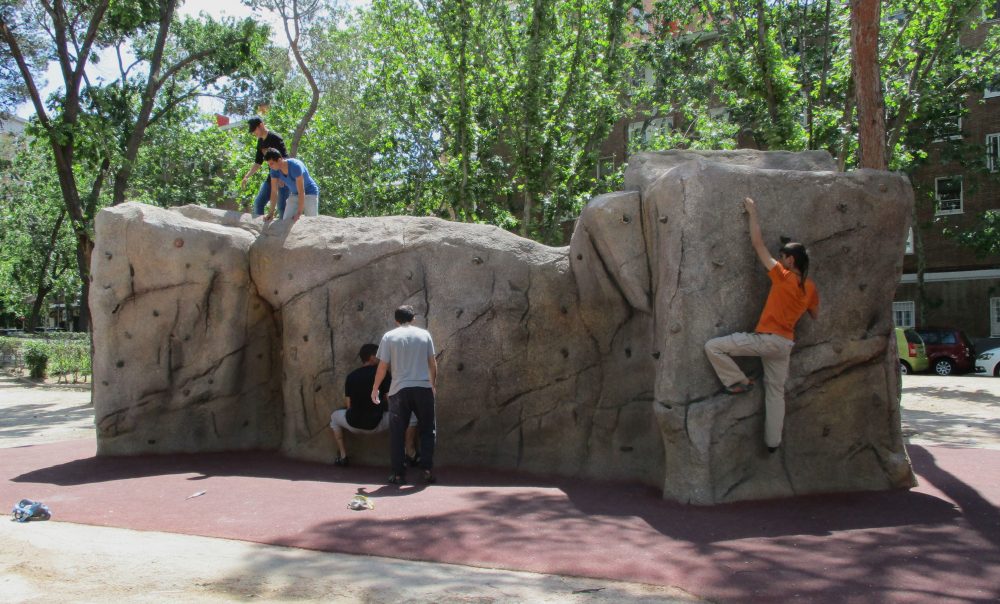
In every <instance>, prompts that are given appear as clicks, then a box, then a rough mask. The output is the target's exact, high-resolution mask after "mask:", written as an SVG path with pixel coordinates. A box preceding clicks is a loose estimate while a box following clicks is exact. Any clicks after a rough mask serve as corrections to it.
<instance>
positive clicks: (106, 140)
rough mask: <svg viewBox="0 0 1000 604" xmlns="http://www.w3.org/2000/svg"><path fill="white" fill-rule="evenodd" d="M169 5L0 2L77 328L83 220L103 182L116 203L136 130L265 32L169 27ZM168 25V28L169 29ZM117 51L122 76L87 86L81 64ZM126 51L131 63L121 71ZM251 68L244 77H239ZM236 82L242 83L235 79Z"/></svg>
mask: <svg viewBox="0 0 1000 604" xmlns="http://www.w3.org/2000/svg"><path fill="white" fill-rule="evenodd" d="M177 2H178V0H159V1H157V0H116V1H115V2H111V1H110V0H94V1H82V0H38V1H37V2H23V3H22V2H14V1H5V2H4V3H3V4H2V5H0V41H2V43H3V44H4V46H5V50H4V52H5V53H7V54H8V55H9V57H10V58H11V59H12V60H13V62H14V64H16V66H17V70H18V73H19V75H20V78H21V81H22V82H23V84H24V86H25V88H26V89H27V92H28V96H29V98H30V99H31V101H32V103H33V105H34V108H35V115H36V125H37V127H36V129H35V131H34V134H35V135H36V136H39V137H43V138H44V139H45V140H47V141H48V143H49V145H50V149H51V153H52V157H53V159H54V162H55V171H56V174H57V175H58V179H59V186H60V191H61V193H62V195H61V197H62V200H63V204H64V205H65V208H66V212H67V218H68V220H69V223H70V225H71V226H72V228H73V231H74V235H75V237H76V239H77V252H76V260H77V270H78V271H79V275H80V279H81V282H82V287H83V292H82V296H81V298H82V302H83V304H84V309H83V315H84V321H85V322H86V319H87V315H88V314H89V311H88V310H87V307H86V304H87V297H88V287H89V281H90V279H89V269H90V255H91V252H92V250H93V246H94V243H93V219H94V215H95V213H96V211H97V209H98V207H99V200H100V199H101V194H102V192H103V191H104V187H105V184H106V182H105V181H106V179H107V177H108V175H109V174H114V183H113V187H114V197H113V201H114V202H120V201H123V200H124V199H125V195H126V193H127V191H128V180H129V178H130V176H131V174H132V169H133V166H134V163H135V161H136V159H137V156H138V152H139V148H140V147H141V145H142V142H143V139H144V134H145V130H146V128H147V127H148V125H149V124H150V123H151V122H155V121H156V120H157V119H158V117H159V116H161V115H164V114H166V113H169V112H170V111H171V110H172V109H173V108H174V107H176V106H178V105H179V104H180V103H182V102H183V101H184V100H185V99H190V98H193V96H194V95H197V94H203V93H205V92H206V88H207V87H208V86H209V85H212V84H214V83H216V82H218V81H220V80H221V79H222V78H223V77H224V76H229V75H234V74H237V73H238V72H239V70H240V69H241V68H242V67H243V66H245V65H248V64H251V65H252V64H253V63H254V62H255V60H256V57H257V56H258V55H259V54H260V53H259V52H258V50H259V49H260V48H261V47H262V46H263V45H264V43H265V42H266V40H267V32H268V30H267V28H266V27H262V26H259V25H257V24H256V23H254V22H253V21H252V20H244V21H242V22H235V21H226V22H222V23H218V22H215V21H213V20H211V19H209V18H206V17H202V18H199V19H184V20H178V21H176V24H175V18H174V10H175V8H176V5H177ZM172 25H176V26H175V27H173V28H172V27H171V26H172ZM40 41H42V44H43V46H44V47H45V48H46V49H47V51H48V54H47V55H46V56H45V58H46V59H48V60H49V61H51V62H54V63H55V64H57V65H58V66H59V70H60V73H61V75H62V80H63V81H62V87H61V89H60V90H59V92H57V93H55V94H54V95H53V97H52V98H51V99H50V100H49V103H46V102H45V100H44V99H42V98H41V93H40V89H41V86H39V83H38V81H37V80H38V77H39V73H38V69H37V67H38V64H37V63H32V62H31V61H30V60H29V56H30V53H29V49H31V48H35V47H37V45H38V44H39V43H40ZM110 48H116V49H118V50H119V63H120V65H121V71H122V77H121V79H120V80H119V81H117V82H115V83H112V84H109V85H106V86H100V85H92V83H91V82H90V81H89V80H88V78H87V77H86V76H87V74H86V67H87V65H88V64H89V63H90V62H91V61H93V60H95V56H96V54H95V53H96V52H97V51H98V50H100V49H110ZM122 48H130V50H131V54H132V55H133V56H134V57H135V63H132V64H131V65H130V66H129V67H125V57H126V56H128V53H123V52H121V49H122ZM252 73H253V69H250V70H248V71H247V72H245V73H244V75H246V76H249V75H250V74H252ZM242 79H243V80H246V78H245V77H244V78H242Z"/></svg>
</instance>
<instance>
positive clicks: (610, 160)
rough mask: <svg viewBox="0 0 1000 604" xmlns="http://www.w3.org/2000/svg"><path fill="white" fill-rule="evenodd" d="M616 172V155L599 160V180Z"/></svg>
mask: <svg viewBox="0 0 1000 604" xmlns="http://www.w3.org/2000/svg"><path fill="white" fill-rule="evenodd" d="M614 172H615V156H614V155H608V156H605V157H602V158H600V159H598V160H597V180H600V179H602V178H607V177H609V176H611V175H612V174H614Z"/></svg>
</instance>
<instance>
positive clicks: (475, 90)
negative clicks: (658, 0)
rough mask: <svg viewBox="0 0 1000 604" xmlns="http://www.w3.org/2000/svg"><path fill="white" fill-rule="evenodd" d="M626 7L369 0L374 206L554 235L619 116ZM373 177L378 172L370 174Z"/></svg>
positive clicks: (585, 193) (366, 50)
mask: <svg viewBox="0 0 1000 604" xmlns="http://www.w3.org/2000/svg"><path fill="white" fill-rule="evenodd" d="M625 8H626V7H625V2H623V1H618V0H615V1H612V2H606V1H596V0H572V1H568V2H558V3H552V2H541V1H540V0H539V1H534V0H521V1H518V2H488V1H484V0H424V1H416V0H376V1H375V2H373V3H372V6H371V8H370V10H368V11H366V12H365V13H364V14H363V15H362V17H361V19H360V20H359V22H358V23H357V25H356V27H357V28H358V30H359V35H360V40H361V42H362V45H363V52H362V53H361V55H360V56H355V57H354V58H353V59H352V61H353V64H354V65H357V66H358V69H359V70H361V73H362V74H363V75H365V82H364V83H363V84H362V95H361V98H360V99H359V101H358V102H359V105H360V106H361V107H363V108H364V110H365V111H367V112H368V115H370V116H372V117H373V118H375V119H374V120H371V121H368V122H367V126H366V130H367V131H368V133H369V134H370V135H371V136H370V138H369V139H368V140H369V141H370V143H369V144H368V145H367V147H368V152H369V153H368V161H367V162H366V164H367V166H370V169H371V170H372V174H373V177H372V178H368V179H367V180H368V181H369V182H371V183H373V185H374V186H373V188H374V189H375V191H376V192H375V195H377V196H378V197H377V199H376V200H375V203H374V204H369V205H374V206H375V207H383V208H386V209H391V210H392V211H401V210H402V211H407V212H411V213H428V212H433V213H442V214H443V215H445V216H447V217H450V218H453V219H458V220H467V221H479V220H484V221H488V222H492V223H494V224H500V225H502V226H505V227H507V228H512V227H516V226H518V225H519V226H520V230H521V232H522V233H524V234H530V235H533V236H536V237H540V238H542V239H546V240H553V241H559V240H561V232H560V230H559V225H560V223H561V222H562V221H563V220H565V219H567V218H569V217H571V216H573V215H574V214H575V212H576V211H577V210H578V209H579V206H580V204H581V201H582V200H583V199H584V198H586V197H589V196H590V193H591V192H592V191H593V190H594V188H595V186H596V184H597V183H596V182H595V180H594V179H593V178H592V177H591V176H590V175H591V174H592V173H593V169H594V165H595V161H596V152H597V148H598V145H599V144H600V142H601V141H602V140H603V139H604V138H605V136H606V135H607V133H608V132H609V131H610V127H611V125H612V124H613V123H614V121H615V119H616V118H617V117H618V116H619V115H621V111H622V105H621V102H622V98H621V95H620V94H619V92H620V89H621V83H622V73H623V69H622V67H623V65H624V64H626V62H627V61H626V60H625V58H624V57H625V55H627V53H628V52H629V50H628V48H627V47H626V45H625V44H624V37H625V33H624V32H625V28H626V20H625ZM376 175H377V176H376Z"/></svg>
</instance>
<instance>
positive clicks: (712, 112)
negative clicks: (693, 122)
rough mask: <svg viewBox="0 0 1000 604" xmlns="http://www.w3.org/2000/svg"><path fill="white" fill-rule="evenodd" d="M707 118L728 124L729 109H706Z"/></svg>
mask: <svg viewBox="0 0 1000 604" xmlns="http://www.w3.org/2000/svg"><path fill="white" fill-rule="evenodd" d="M708 117H710V118H712V119H713V120H719V121H723V122H728V121H730V117H731V114H730V111H729V107H710V108H709V109H708Z"/></svg>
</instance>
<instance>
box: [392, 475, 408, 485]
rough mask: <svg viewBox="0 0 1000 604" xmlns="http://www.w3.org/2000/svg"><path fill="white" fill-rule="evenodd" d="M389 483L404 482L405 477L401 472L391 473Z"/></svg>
mask: <svg viewBox="0 0 1000 604" xmlns="http://www.w3.org/2000/svg"><path fill="white" fill-rule="evenodd" d="M388 482H389V484H406V477H405V476H403V475H402V474H393V475H392V476H389V481H388Z"/></svg>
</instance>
